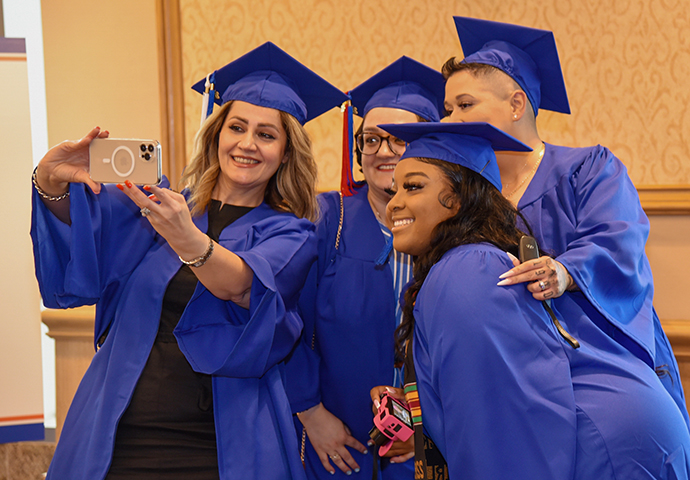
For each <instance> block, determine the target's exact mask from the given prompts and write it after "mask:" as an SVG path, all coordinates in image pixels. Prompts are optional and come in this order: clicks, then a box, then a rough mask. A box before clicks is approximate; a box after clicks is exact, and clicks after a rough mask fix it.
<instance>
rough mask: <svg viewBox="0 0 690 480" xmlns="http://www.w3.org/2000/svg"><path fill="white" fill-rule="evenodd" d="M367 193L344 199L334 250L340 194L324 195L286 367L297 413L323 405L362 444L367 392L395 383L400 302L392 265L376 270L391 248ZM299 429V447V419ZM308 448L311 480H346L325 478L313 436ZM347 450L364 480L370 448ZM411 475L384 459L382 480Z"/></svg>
mask: <svg viewBox="0 0 690 480" xmlns="http://www.w3.org/2000/svg"><path fill="white" fill-rule="evenodd" d="M367 192H368V187H367V186H366V185H365V186H363V187H361V188H359V189H357V191H356V193H355V195H353V196H350V197H344V198H343V205H344V217H343V228H342V233H341V237H340V246H339V248H338V250H337V251H336V250H335V242H336V235H337V231H338V224H339V222H340V196H339V194H338V192H328V193H324V194H322V195H320V196H319V203H320V206H321V218H320V220H319V223H318V224H317V227H316V233H317V237H318V259H317V261H316V262H315V263H314V265H313V266H312V270H311V272H310V273H309V277H308V279H307V282H306V284H305V287H304V290H303V292H302V297H301V299H300V309H301V312H302V317H303V320H304V334H303V337H302V340H301V342H300V344H299V346H298V348H297V349H296V351H295V353H294V354H293V356H292V358H291V359H290V360H289V362H288V364H287V390H288V396H289V398H290V402H291V404H292V409H293V412H300V411H303V410H306V409H308V408H310V407H313V406H314V405H317V404H318V403H319V402H322V403H323V405H324V406H325V407H326V409H327V410H329V411H330V412H331V413H333V414H334V415H335V416H336V417H338V418H339V419H340V420H342V421H343V422H344V423H345V424H346V425H347V426H348V428H349V429H350V431H351V432H352V436H353V437H355V438H356V439H357V440H359V441H360V442H361V443H362V444H363V445H366V444H367V441H368V440H369V430H370V429H371V427H372V426H373V413H372V410H371V408H372V404H371V397H370V395H369V391H370V390H371V388H372V387H375V386H377V385H392V383H393V367H394V364H395V354H394V335H393V334H394V331H395V328H396V321H395V306H396V301H397V298H396V295H395V292H394V290H393V275H392V273H391V268H390V265H389V264H388V263H386V264H384V265H376V259H377V258H378V256H379V255H380V254H381V251H382V250H383V248H384V246H385V243H386V242H385V238H384V236H383V233H381V227H380V225H379V223H378V221H377V220H376V217H375V216H374V213H373V211H372V209H371V206H370V205H369V200H368V199H367ZM312 340H314V349H313V350H312ZM295 426H296V429H297V433H298V436H299V438H300V441H301V437H302V425H301V423H300V422H299V420H295ZM306 443H307V444H306V448H305V465H306V469H307V476H308V478H320V479H327V478H328V479H330V478H334V477H335V478H348V477H347V475H345V474H344V473H343V472H342V471H341V470H340V469H339V468H336V469H335V472H336V473H335V475H331V474H330V473H328V472H327V471H326V470H325V469H324V468H323V465H322V464H321V461H320V460H319V458H318V456H317V455H316V452H315V451H314V449H313V448H312V446H311V444H310V443H309V440H308V438H307V440H306ZM349 450H350V453H351V454H352V456H353V457H354V459H355V461H356V462H357V463H358V464H359V466H360V472H361V473H360V475H370V474H371V471H372V468H373V455H372V450H373V449H372V448H369V453H368V454H367V455H363V454H361V453H360V452H358V451H355V450H353V449H349ZM412 469H413V462H412V461H408V462H405V463H404V464H390V463H388V461H387V460H384V461H383V462H382V471H381V473H380V475H381V476H380V477H379V478H383V479H388V478H393V479H412V478H413V476H414V472H413V470H412Z"/></svg>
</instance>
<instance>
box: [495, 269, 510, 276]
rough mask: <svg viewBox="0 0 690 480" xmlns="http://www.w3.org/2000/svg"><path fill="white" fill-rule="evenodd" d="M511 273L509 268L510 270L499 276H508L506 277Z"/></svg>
mask: <svg viewBox="0 0 690 480" xmlns="http://www.w3.org/2000/svg"><path fill="white" fill-rule="evenodd" d="M509 273H510V270H508V271H507V272H505V273H502V274H501V275H499V276H498V278H506V277H507V276H508V274H509Z"/></svg>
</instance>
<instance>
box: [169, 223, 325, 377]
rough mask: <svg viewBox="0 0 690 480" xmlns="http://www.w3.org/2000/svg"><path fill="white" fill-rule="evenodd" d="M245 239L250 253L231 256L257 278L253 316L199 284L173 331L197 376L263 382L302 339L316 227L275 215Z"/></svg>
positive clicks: (253, 284)
mask: <svg viewBox="0 0 690 480" xmlns="http://www.w3.org/2000/svg"><path fill="white" fill-rule="evenodd" d="M247 235H248V239H247V245H248V248H247V249H246V250H243V251H238V250H233V251H234V253H236V254H237V255H238V256H239V257H241V258H242V259H243V260H244V261H245V262H246V263H247V265H249V268H251V269H252V271H253V272H254V278H253V280H252V287H251V293H250V300H249V310H246V309H243V308H241V307H239V306H238V305H236V304H235V303H233V302H231V301H224V300H220V299H218V298H217V297H215V296H214V295H213V294H212V293H211V292H209V291H208V290H207V289H206V288H205V287H204V286H203V285H202V284H201V283H199V285H198V286H197V289H196V291H195V293H194V296H193V297H192V299H191V300H190V302H189V304H188V305H187V308H186V309H185V312H184V313H183V315H182V318H181V319H180V322H179V323H178V325H177V328H176V329H175V331H174V333H175V336H176V337H177V342H178V345H179V346H180V350H182V352H183V353H184V354H185V356H186V357H187V360H188V361H189V363H190V364H191V365H192V367H193V368H194V369H195V370H196V371H198V372H202V373H207V374H213V375H220V376H227V377H239V378H258V377H261V376H262V375H264V374H265V373H266V372H267V371H268V370H269V369H271V368H272V367H273V366H275V365H276V364H278V363H279V362H281V361H283V360H284V359H285V357H286V356H287V355H288V354H289V353H290V351H291V350H292V349H293V347H294V345H295V342H296V341H297V339H298V338H299V335H300V333H301V330H302V320H301V318H300V316H299V313H298V312H297V308H296V302H297V296H298V294H299V291H300V289H301V287H302V285H303V284H304V281H305V278H306V276H307V273H308V271H309V268H310V266H311V264H312V263H313V262H314V260H315V258H316V239H315V236H314V226H313V224H312V223H311V222H309V221H307V220H298V219H296V218H294V217H293V216H291V215H276V216H273V217H269V218H268V219H266V220H263V221H261V222H258V223H257V224H255V225H253V226H252V227H251V229H250V231H249V232H248V234H247ZM221 239H222V236H221ZM221 244H222V241H221ZM230 249H231V250H232V248H230Z"/></svg>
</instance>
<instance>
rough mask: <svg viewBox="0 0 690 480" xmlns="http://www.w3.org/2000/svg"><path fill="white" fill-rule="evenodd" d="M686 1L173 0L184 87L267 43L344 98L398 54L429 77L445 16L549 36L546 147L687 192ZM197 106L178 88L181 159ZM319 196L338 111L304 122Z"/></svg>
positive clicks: (454, 46) (446, 46)
mask: <svg viewBox="0 0 690 480" xmlns="http://www.w3.org/2000/svg"><path fill="white" fill-rule="evenodd" d="M688 6H689V5H688V3H687V1H686V0H577V1H574V0H544V1H539V0H481V1H474V2H470V1H466V0H455V1H449V0H395V1H384V0H253V1H252V2H246V1H235V0H180V8H181V15H182V17H181V18H182V51H183V68H184V82H185V84H186V85H189V86H191V85H192V84H193V83H195V82H196V81H198V80H199V79H201V78H203V77H205V76H206V74H207V73H209V72H211V71H212V70H214V69H216V68H219V67H221V66H223V65H225V64H226V63H228V62H230V61H232V60H233V59H235V58H237V57H239V56H240V55H242V54H244V53H246V52H247V51H249V50H251V49H253V48H255V47H257V46H258V45H260V44H262V43H264V42H266V41H269V40H270V41H272V42H274V43H276V44H277V45H278V46H280V47H281V48H282V49H284V50H285V51H287V52H288V53H290V54H291V55H292V56H294V57H295V58H297V59H298V60H299V61H301V62H303V63H304V64H305V65H307V66H308V67H309V68H311V69H313V70H314V71H316V72H317V73H319V74H320V75H322V76H323V77H325V78H326V79H327V80H329V81H330V82H331V83H333V84H334V85H336V86H337V87H339V88H341V89H343V90H348V89H351V88H353V87H355V86H356V85H358V84H359V83H360V82H361V81H363V80H365V79H366V78H368V77H369V76H370V75H372V74H374V73H376V72H377V71H378V70H380V69H381V68H383V67H384V66H386V65H388V64H389V63H390V62H392V61H393V60H395V59H397V58H398V57H400V56H401V55H408V56H410V57H412V58H414V59H416V60H419V61H420V62H422V63H424V64H426V65H428V66H430V67H433V68H437V69H439V68H440V67H441V65H442V64H443V63H444V62H445V60H447V59H448V58H449V57H451V56H454V55H462V50H461V48H460V43H459V41H458V39H457V35H456V33H455V27H454V23H453V19H452V16H453V15H463V16H470V17H477V18H484V19H488V20H496V21H501V22H512V23H518V24H521V25H525V26H531V27H535V28H543V29H548V30H552V31H553V32H554V34H555V37H556V43H557V45H558V50H559V55H560V58H561V63H562V66H563V71H564V76H565V82H566V87H567V89H568V94H569V98H570V105H571V110H572V112H573V113H572V114H571V115H562V114H557V113H552V112H547V111H542V112H541V113H540V114H539V119H538V122H539V130H540V133H541V136H542V139H544V140H545V141H547V142H551V143H556V144H564V145H570V146H586V145H592V144H597V143H600V144H602V145H605V146H607V147H609V148H610V149H611V150H612V151H613V152H614V153H615V154H616V155H617V156H618V157H619V158H620V159H621V160H622V161H623V163H624V164H625V165H626V166H627V167H628V170H629V173H630V176H631V178H632V179H633V182H634V183H635V184H636V185H638V186H639V185H675V184H690V88H688V87H687V84H688V78H689V77H690V8H688ZM200 110H201V97H200V95H199V94H197V93H196V92H194V91H192V90H191V89H188V90H186V91H185V113H186V115H185V116H186V122H185V129H186V132H187V152H188V157H189V153H190V152H191V146H192V140H193V138H194V134H195V132H196V131H197V129H198V127H199V116H200ZM307 130H308V131H309V133H310V135H311V136H312V139H313V141H314V149H315V154H316V158H317V162H318V164H319V172H320V173H319V175H320V176H319V182H320V183H319V187H320V189H322V190H330V189H335V188H338V185H339V178H340V152H341V137H342V126H341V114H340V111H339V110H338V109H334V110H333V111H331V112H328V113H327V114H325V115H323V116H322V117H320V118H318V119H316V120H314V121H312V122H310V123H309V124H308V125H307Z"/></svg>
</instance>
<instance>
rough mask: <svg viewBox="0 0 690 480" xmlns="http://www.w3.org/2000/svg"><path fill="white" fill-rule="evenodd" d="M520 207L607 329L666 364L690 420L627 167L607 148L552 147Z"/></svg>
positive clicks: (653, 363) (656, 363)
mask: <svg viewBox="0 0 690 480" xmlns="http://www.w3.org/2000/svg"><path fill="white" fill-rule="evenodd" d="M518 208H519V209H520V212H521V213H522V214H523V215H524V216H525V218H526V219H527V221H528V222H529V224H530V226H531V227H532V230H533V231H534V236H535V237H536V238H537V240H538V241H539V243H540V244H541V245H542V247H543V248H544V249H545V250H546V252H548V253H550V254H552V255H555V257H556V260H558V261H559V262H561V263H562V264H563V266H565V267H566V268H567V269H568V271H569V272H570V274H571V275H572V277H573V279H574V280H575V283H576V284H577V285H578V287H579V288H580V289H581V290H582V292H583V293H584V295H585V297H586V298H587V300H588V301H589V302H590V303H591V305H592V306H593V307H594V308H595V309H596V310H597V311H598V312H599V314H601V315H602V316H603V317H604V318H605V319H606V321H607V322H603V323H607V326H606V327H602V328H606V330H607V331H608V332H609V334H610V335H611V336H612V337H613V338H615V339H616V340H617V341H619V342H620V343H621V344H622V345H624V346H625V347H626V348H627V349H628V350H630V351H631V352H633V353H634V354H635V355H636V356H637V357H638V358H640V359H641V360H643V361H644V362H645V363H647V364H648V365H649V366H650V367H652V368H654V367H660V366H663V368H667V369H668V371H669V375H666V376H664V377H662V383H663V384H664V386H665V387H666V389H667V390H668V391H669V393H671V395H672V396H673V398H674V400H675V402H676V404H677V405H678V407H679V408H680V409H681V412H682V413H683V416H684V418H685V422H686V424H688V425H690V419H688V412H687V408H686V405H685V395H684V393H683V386H682V384H681V381H680V376H679V373H678V364H677V362H676V359H675V357H674V355H673V351H672V349H671V345H670V343H669V341H668V338H667V337H666V334H665V333H664V331H663V330H662V328H661V323H660V322H659V317H658V316H657V314H656V311H655V310H654V307H653V306H652V297H653V294H654V284H653V279H652V271H651V268H650V266H649V261H648V260H647V256H646V254H645V250H644V248H645V243H646V241H647V237H648V234H649V220H648V219H647V216H646V215H645V213H644V211H643V210H642V207H641V205H640V199H639V196H638V194H637V190H636V189H635V186H634V185H633V184H632V182H631V181H630V178H629V177H628V174H627V169H626V168H625V165H623V164H622V163H621V162H620V160H618V159H617V158H616V157H615V156H614V155H613V154H612V153H611V152H610V151H609V150H608V149H606V148H604V147H602V146H596V147H587V148H570V147H559V146H554V145H549V144H547V145H546V151H545V154H544V158H543V160H542V162H541V165H540V166H539V169H538V170H537V172H536V174H535V176H534V178H533V179H532V181H531V182H530V184H529V187H528V188H527V190H526V191H525V193H524V195H523V196H522V198H521V199H520V202H519V205H518Z"/></svg>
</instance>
